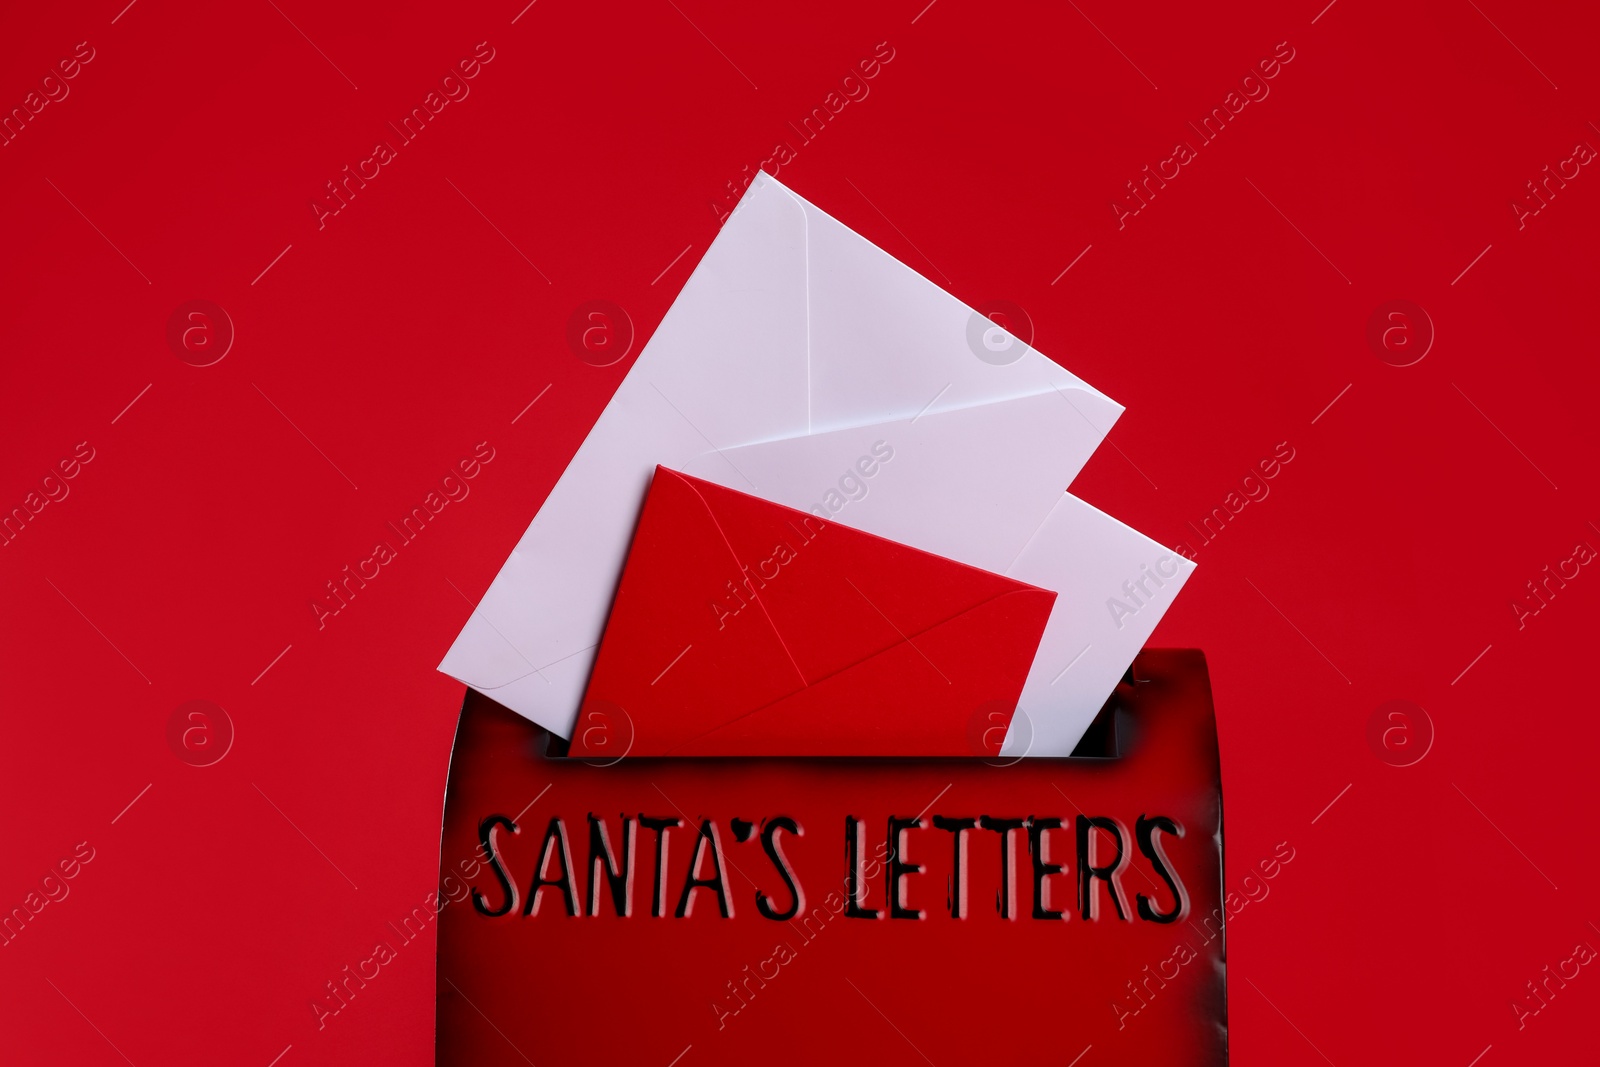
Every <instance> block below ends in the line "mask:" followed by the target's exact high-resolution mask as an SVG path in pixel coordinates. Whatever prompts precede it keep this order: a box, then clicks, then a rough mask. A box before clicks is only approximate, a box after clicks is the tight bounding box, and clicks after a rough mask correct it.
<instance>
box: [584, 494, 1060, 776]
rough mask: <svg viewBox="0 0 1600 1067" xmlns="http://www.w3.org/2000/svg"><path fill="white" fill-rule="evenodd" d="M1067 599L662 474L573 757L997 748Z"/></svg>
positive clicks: (638, 534) (647, 507)
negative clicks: (1058, 604) (1048, 626)
mask: <svg viewBox="0 0 1600 1067" xmlns="http://www.w3.org/2000/svg"><path fill="white" fill-rule="evenodd" d="M1055 596H1056V594H1055V593H1053V592H1051V591H1049V590H1045V589H1039V588H1037V587H1035V586H1031V585H1027V584H1025V583H1023V582H1018V581H1014V580H1012V579H1010V578H1007V577H1004V576H1003V575H999V574H992V573H990V572H988V571H984V570H980V569H978V568H976V567H969V566H967V565H966V564H963V563H957V562H955V561H954V560H949V559H945V558H943V557H941V556H935V555H933V554H931V553H928V552H923V551H921V550H919V549H915V548H911V547H909V546H907V545H902V544H899V543H897V542H895V541H890V540H887V539H886V538H882V537H876V536H874V535H872V534H867V533H862V532H861V531H859V530H852V529H850V528H849V527H846V526H842V525H840V524H839V523H837V522H835V521H833V520H831V519H829V520H826V521H825V520H824V519H822V518H819V517H818V516H816V515H813V514H809V513H807V512H804V511H798V510H795V509H794V508H788V507H783V506H782V505H779V504H774V503H772V502H770V501H767V500H762V499H760V498H759V497H755V496H750V495H748V494H746V493H741V492H737V491H735V490H732V489H727V488H724V487H722V486H719V485H714V484H712V483H710V482H705V481H701V480H700V479H698V478H690V477H687V476H685V475H682V474H678V473H677V472H675V471H671V470H667V469H666V468H664V467H657V468H656V473H655V480H654V482H653V483H652V485H651V487H650V492H649V494H648V496H647V497H646V499H645V504H644V509H643V511H642V513H641V515H640V518H639V526H638V529H637V530H636V531H635V533H634V539H633V547H632V549H631V551H630V553H629V555H628V561H627V564H626V566H625V567H624V569H623V573H622V581H621V584H620V585H619V587H618V589H617V596H616V600H615V602H614V603H613V605H612V609H611V616H610V619H609V621H608V622H607V624H606V631H605V634H604V636H603V638H602V640H601V643H600V652H599V655H598V657H597V658H596V660H595V666H594V671H593V673H592V674H591V676H590V679H589V688H588V691H587V693H586V694H585V697H584V704H583V708H582V709H581V711H580V714H579V718H578V724H577V728H576V730H575V731H574V736H573V739H572V748H571V754H572V755H574V756H584V757H596V756H598V757H603V758H605V757H610V758H615V757H620V756H622V755H624V754H631V755H640V756H650V755H684V756H689V755H695V756H735V755H738V756H748V755H780V754H781V755H793V756H831V755H853V756H867V755H897V756H972V755H992V754H994V752H995V751H996V749H997V747H998V743H999V740H1000V739H1001V738H1003V737H1004V728H1005V727H1006V726H1007V725H1008V724H1009V722H1010V718H1011V714H1012V711H1013V709H1014V708H1015V707H1016V701H1017V697H1018V695H1019V694H1020V693H1021V691H1022V684H1023V681H1024V680H1025V678H1026V677H1027V673H1028V668H1029V667H1030V665H1031V664H1032V662H1033V657H1034V653H1035V652H1036V651H1037V649H1038V646H1039V639H1040V636H1041V635H1042V634H1043V632H1044V626H1045V622H1046V620H1047V619H1048V618H1049V616H1050V608H1051V606H1052V604H1053V603H1054V602H1055Z"/></svg>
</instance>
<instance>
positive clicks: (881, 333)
mask: <svg viewBox="0 0 1600 1067" xmlns="http://www.w3.org/2000/svg"><path fill="white" fill-rule="evenodd" d="M1121 411H1122V408H1121V407H1120V406H1119V405H1118V404H1116V403H1115V402H1113V401H1112V400H1110V399H1109V398H1107V397H1105V396H1104V395H1103V394H1101V393H1100V392H1098V391H1097V390H1095V389H1093V388H1092V387H1090V386H1089V385H1087V384H1086V383H1084V382H1083V381H1081V380H1080V379H1078V378H1077V377H1075V376H1074V375H1072V374H1071V373H1069V372H1067V371H1066V370H1064V369H1062V368H1061V367H1060V366H1058V365H1057V364H1056V363H1054V362H1053V361H1051V360H1050V359H1048V358H1047V357H1045V356H1043V355H1042V354H1040V353H1039V352H1037V351H1035V350H1033V349H1032V348H1030V347H1028V346H1027V345H1024V344H1022V343H1021V342H1020V341H1019V340H1018V339H1016V338H1014V337H1010V336H1009V335H1007V334H1006V333H1005V332H1004V331H1003V330H1000V329H999V328H998V327H996V326H994V325H993V324H992V323H989V322H988V320H985V319H982V318H981V316H979V315H978V314H977V312H975V311H973V310H972V309H971V308H969V307H967V306H966V305H964V304H962V303H961V302H960V301H959V300H957V299H956V298H955V297H953V296H951V295H950V294H948V293H946V292H944V291H943V290H941V289H940V288H939V287H938V286H936V285H934V284H933V283H932V282H930V281H928V280H927V279H926V278H923V277H922V276H921V275H919V274H917V273H916V272H915V271H913V270H911V269H910V268H908V267H906V266H905V265H904V264H902V263H900V262H898V261H897V260H895V259H893V258H892V257H890V256H889V255H888V254H887V253H885V252H884V251H883V250H882V249H880V248H878V247H877V246H875V245H873V244H872V243H871V242H870V241H867V240H866V239H865V238H863V237H861V236H860V235H859V234H856V233H854V232H852V231H851V230H849V229H848V228H846V227H845V226H844V225H842V224H841V223H839V222H838V221H836V220H835V219H832V218H830V217H829V216H828V215H826V214H824V213H823V212H822V211H821V210H819V209H818V208H816V207H815V206H813V205H811V204H809V203H807V202H806V201H805V200H803V199H801V198H800V197H798V196H796V195H795V194H794V193H792V192H791V191H789V190H788V189H786V188H784V187H783V186H782V185H781V184H779V183H778V182H777V181H775V180H773V179H772V178H769V177H767V176H765V175H762V176H760V177H758V178H757V179H756V180H755V181H754V182H752V183H751V186H750V188H749V189H748V190H747V192H746V193H745V196H744V198H743V199H742V200H741V201H740V204H739V206H738V208H737V209H736V210H735V211H734V213H733V215H732V216H731V217H730V218H729V219H728V221H727V222H726V223H725V225H724V226H723V229H722V232H721V233H720V234H719V235H718V237H717V239H716V241H714V242H713V243H712V245H711V248H710V249H709V250H708V251H707V252H706V255H705V257H704V258H703V259H702V260H701V261H700V263H699V265H698V266H697V267H696V268H695V271H694V273H693V274H692V275H691V277H690V278H689V280H688V282H686V283H685V285H684V288H683V290H682V292H681V293H680V294H679V295H678V298H677V300H676V301H674V303H673V305H672V307H671V308H669V309H668V311H667V314H666V317H665V318H664V319H663V320H662V322H661V325H660V327H659V328H658V329H657V330H656V332H655V335H654V336H653V337H652V338H651V339H650V341H649V343H648V344H647V345H646V346H645V348H644V350H643V351H642V352H641V353H640V355H639V357H638V360H637V362H635V364H634V366H633V367H632V368H631V369H630V370H629V372H628V374H627V376H626V378H625V379H624V380H623V382H622V384H621V386H619V388H618V389H617V392H616V394H615V396H613V398H612V400H611V402H610V403H609V404H608V405H607V407H606V409H605V411H604V412H603V413H602V414H601V416H600V419H599V421H598V422H597V423H596V424H595V427H594V429H593V430H592V431H591V432H590V434H589V436H588V438H587V439H585V441H584V443H583V445H582V446H581V447H580V448H579V449H578V452H577V454H576V455H575V456H574V457H573V459H572V462H571V463H570V464H569V465H568V467H567V469H566V471H565V472H564V473H563V474H562V476H561V479H560V480H559V481H558V482H557V483H556V486H555V488H554V489H553V490H552V491H551V494H550V496H549V498H548V499H547V500H546V502H545V504H544V506H543V508H542V509H541V510H540V511H539V513H538V515H537V516H536V517H535V518H534V520H533V523H532V524H531V525H530V526H529V527H528V529H527V531H526V532H525V533H524V534H523V536H522V539H521V540H520V541H519V542H518V544H517V547H516V549H515V550H514V551H513V552H512V554H511V557H510V558H509V559H508V560H507V561H506V563H505V565H504V566H503V567H502V568H501V571H500V573H499V574H498V575H497V576H496V577H495V580H494V582H493V583H492V584H491V585H490V587H489V589H488V591H487V592H486V593H485V594H484V597H483V599H482V601H481V602H480V603H479V605H478V607H477V609H476V610H475V611H474V612H473V613H472V616H471V618H470V619H469V620H468V622H467V624H466V626H465V628H464V629H463V630H462V631H461V634H460V635H459V636H458V637H457V638H456V641H455V644H454V645H453V646H452V647H451V649H450V651H449V653H448V654H447V655H446V656H445V659H444V661H443V663H441V664H440V670H442V671H444V672H445V673H447V674H449V675H451V676H452V677H454V678H457V679H459V680H461V681H463V682H465V683H466V684H467V685H469V686H471V687H472V688H474V689H477V690H479V691H480V692H482V693H485V694H486V695H489V696H491V697H493V698H494V699H495V700H496V701H498V702H499V703H501V704H503V705H505V706H506V707H509V708H511V709H512V710H514V711H516V712H518V713H520V714H522V715H524V716H526V717H527V718H529V719H532V720H533V721H534V722H536V723H539V724H540V725H541V726H544V727H546V728H548V729H550V730H552V731H553V732H555V733H557V734H559V735H561V736H563V737H565V736H570V733H571V730H572V727H573V724H574V721H575V718H576V715H577V710H578V705H579V703H580V701H581V699H582V696H583V691H584V687H585V685H586V684H587V681H588V676H589V670H590V667H591V664H592V662H593V658H594V653H595V649H596V646H597V645H598V644H599V641H600V635H601V633H602V631H603V630H604V628H605V621H606V615H607V613H608V611H609V609H610V604H611V598H612V595H613V594H614V592H615V589H616V583H617V580H618V578H619V577H620V575H621V571H622V565H623V562H624V560H625V558H626V556H627V552H628V547H629V542H630V540H631V537H632V533H633V527H634V523H635V521H636V520H637V518H638V514H639V508H640V504H641V502H642V500H643V498H644V493H645V490H646V488H647V487H648V484H649V480H650V474H651V471H652V470H653V469H654V468H655V465H656V464H658V463H660V464H663V465H665V466H668V467H672V468H674V469H679V470H683V471H685V472H686V473H690V474H695V475H697V476H700V477H703V478H706V479H708V480H711V481H716V482H719V483H721V484H724V485H727V486H729V487H730V488H734V489H739V490H742V491H744V492H750V493H754V494H756V495H758V496H761V497H764V498H766V499H769V500H773V501H776V502H778V503H781V504H787V505H789V506H791V507H799V508H805V509H807V510H812V509H820V511H819V513H822V514H828V515H831V516H832V517H833V518H835V519H836V520H837V521H839V522H841V523H843V524H845V525H849V526H854V527H856V528H858V529H862V530H866V531H868V532H870V533H875V534H879V535H880V536H884V537H890V538H893V539H895V540H899V541H903V542H905V543H908V544H911V545H914V546H915V547H918V548H922V549H925V550H927V551H931V552H936V553H938V554H940V555H944V556H949V557H951V558H953V559H957V560H960V561H962V562H964V563H969V564H972V565H974V566H979V567H983V568H985V569H988V570H993V571H1002V572H1004V571H1007V570H1008V568H1010V567H1012V566H1013V565H1016V566H1018V567H1024V568H1026V567H1029V566H1032V567H1034V568H1036V569H1038V570H1039V571H1040V572H1041V573H1050V574H1052V575H1054V574H1055V573H1056V572H1057V571H1061V570H1063V569H1064V570H1074V569H1075V568H1083V569H1086V570H1094V569H1096V568H1098V567H1101V566H1102V560H1103V561H1104V565H1105V566H1106V567H1108V568H1110V569H1111V570H1115V569H1116V568H1117V567H1120V566H1121V565H1122V563H1123V561H1124V558H1128V559H1131V558H1133V557H1134V556H1149V555H1150V553H1151V551H1152V550H1154V551H1161V550H1160V548H1159V546H1155V545H1154V544H1153V542H1149V541H1148V540H1147V539H1145V538H1142V537H1141V536H1140V535H1138V534H1135V533H1134V532H1133V531H1131V530H1128V529H1127V528H1126V527H1122V526H1121V525H1120V524H1117V523H1115V522H1114V521H1113V520H1109V519H1107V518H1106V517H1105V516H1100V515H1099V513H1098V512H1094V511H1093V509H1087V511H1088V512H1090V513H1092V514H1093V515H1095V516H1097V517H1098V518H1099V520H1101V523H1100V524H1099V525H1096V524H1095V523H1092V522H1087V521H1084V520H1082V515H1081V513H1080V512H1078V511H1077V510H1076V509H1074V508H1071V507H1069V506H1068V505H1064V504H1063V503H1062V496H1063V492H1064V490H1065V488H1066V486H1067V485H1068V484H1069V483H1070V482H1071V480H1072V478H1073V477H1074V476H1075V475H1076V474H1077V473H1078V471H1079V470H1080V469H1081V468H1082V466H1083V464H1084V463H1085V462H1086V461H1087V459H1088V457H1089V456H1090V455H1091V454H1092V452H1093V451H1094V449H1095V447H1096V446H1098V445H1099V443H1100V441H1101V440H1102V439H1103V437H1104V436H1105V434H1106V432H1107V431H1108V430H1109V429H1110V428H1111V426H1112V424H1113V423H1114V422H1115V420H1116V418H1117V416H1118V415H1120V414H1121ZM885 452H889V453H892V456H891V458H889V459H887V460H884V459H883V458H882V455H883V453H885ZM863 457H871V458H872V462H869V463H862V464H859V465H858V461H859V460H861V459H862V458H863ZM869 468H870V469H872V470H873V473H872V475H871V476H870V477H868V476H865V475H863V474H862V473H861V472H862V471H864V470H866V469H869ZM1068 499H1069V500H1070V498H1068ZM1072 503H1073V504H1076V505H1077V508H1078V509H1082V508H1086V505H1082V504H1081V503H1078V502H1076V501H1072ZM1058 513H1059V514H1058ZM1068 513H1070V514H1071V515H1072V516H1075V517H1076V519H1077V520H1078V521H1067V520H1066V518H1064V517H1063V516H1066V515H1067V514H1068ZM1106 524H1109V525H1106ZM1085 531H1090V532H1085ZM1091 533H1092V536H1091ZM1080 542H1081V543H1080ZM1052 553H1054V555H1052ZM1063 553H1065V555H1063ZM1052 561H1053V562H1052ZM1152 562H1153V557H1152ZM1107 573H1110V571H1108V572H1107ZM1017 576H1018V577H1021V578H1023V579H1024V580H1027V581H1034V579H1032V578H1028V577H1027V576H1026V575H1025V574H1023V573H1021V572H1018V573H1017ZM1133 577H1137V564H1135V573H1134V575H1133ZM1118 580H1119V581H1120V580H1121V576H1120V575H1119V577H1118ZM1038 584H1048V583H1038ZM1049 587H1050V588H1057V586H1049ZM1174 591H1175V589H1174ZM1066 599H1067V598H1066V597H1065V596H1063V597H1061V598H1059V599H1058V601H1057V606H1056V609H1055V612H1054V613H1053V614H1052V617H1051V625H1050V628H1049V629H1047V631H1046V645H1049V644H1050V640H1051V634H1052V632H1054V631H1055V630H1057V629H1060V631H1061V633H1062V634H1063V635H1066V636H1065V637H1064V638H1063V640H1066V641H1068V642H1070V641H1075V640H1077V639H1078V636H1079V635H1081V634H1085V633H1089V632H1090V631H1091V630H1092V629H1093V627H1092V626H1088V625H1084V626H1078V625H1076V620H1075V616H1076V615H1078V614H1079V613H1082V614H1084V616H1085V619H1087V615H1088V613H1089V612H1090V609H1091V606H1090V605H1088V604H1079V603H1072V604H1064V601H1066ZM1092 607H1093V609H1094V610H1095V611H1098V612H1102V613H1104V612H1105V611H1106V609H1105V607H1104V606H1103V605H1093V606H1092ZM1158 614H1159V613H1158V612H1157V611H1156V610H1155V609H1154V608H1152V610H1150V611H1145V612H1141V614H1140V615H1139V616H1138V618H1139V619H1141V620H1143V619H1149V620H1150V624H1151V625H1153V624H1154V618H1155V617H1158ZM1057 616H1061V618H1062V623H1061V625H1060V626H1059V627H1058V625H1057ZM1131 621H1132V620H1128V622H1131ZM1136 632H1137V631H1136V628H1135V627H1133V626H1131V625H1126V624H1125V626H1124V627H1123V628H1122V629H1119V630H1116V631H1115V638H1116V639H1113V638H1111V637H1105V638H1101V640H1100V643H1099V644H1098V645H1097V646H1096V648H1098V649H1099V651H1098V652H1093V651H1092V654H1085V657H1084V661H1083V662H1081V663H1078V664H1075V665H1074V666H1073V667H1072V670H1071V671H1068V672H1067V676H1066V677H1061V678H1060V680H1059V683H1058V684H1053V685H1049V686H1047V687H1044V688H1039V687H1036V686H1034V679H1033V678H1031V677H1030V680H1029V688H1030V690H1035V689H1037V690H1038V699H1039V700H1040V701H1042V702H1045V703H1041V704H1040V705H1039V706H1038V707H1037V708H1031V709H1029V710H1028V717H1029V720H1030V722H1031V723H1032V724H1033V726H1034V727H1035V733H1036V735H1037V736H1038V737H1039V738H1043V737H1045V736H1049V737H1052V738H1064V737H1065V736H1066V735H1067V734H1069V733H1071V731H1072V729H1073V727H1072V726H1071V725H1070V724H1069V723H1070V722H1077V721H1078V720H1080V719H1081V724H1080V725H1079V726H1078V727H1077V731H1078V733H1079V734H1081V732H1082V729H1083V728H1084V727H1086V726H1087V724H1088V722H1089V720H1090V719H1091V718H1092V716H1093V713H1094V710H1095V709H1098V707H1099V706H1100V704H1101V703H1102V702H1103V700H1104V698H1105V696H1106V695H1107V694H1108V693H1109V692H1110V690H1111V688H1112V687H1113V685H1114V684H1115V680H1116V679H1115V677H1112V678H1111V680H1110V681H1109V682H1105V684H1104V685H1103V687H1102V686H1101V682H1102V681H1103V677H1102V676H1103V675H1104V672H1105V669H1100V670H1091V669H1089V668H1090V667H1091V666H1092V665H1094V664H1099V663H1100V662H1101V658H1102V657H1109V659H1107V660H1106V661H1107V662H1109V661H1110V660H1114V659H1116V658H1117V657H1121V659H1122V663H1121V665H1120V666H1118V667H1117V669H1116V674H1117V675H1120V673H1121V671H1122V670H1123V669H1124V668H1125V667H1126V666H1127V664H1128V663H1129V662H1131V661H1132V659H1133V656H1134V655H1135V654H1136V653H1137V651H1138V649H1139V647H1140V646H1141V645H1142V643H1143V637H1142V636H1141V637H1138V638H1137V640H1135V639H1134V637H1133V635H1134V634H1135V633H1136ZM1144 632H1145V633H1146V634H1147V633H1148V629H1146V630H1145V631H1144ZM1072 651H1073V653H1076V652H1077V651H1078V647H1074V648H1073V650H1072ZM1045 652H1046V649H1045V648H1044V647H1042V648H1041V653H1040V658H1039V660H1038V661H1036V664H1035V673H1039V672H1040V671H1041V670H1043V669H1045V668H1044V667H1041V664H1043V663H1045V662H1046V659H1047V658H1048V657H1046V655H1045ZM1124 653H1126V654H1125V655H1124ZM1053 655H1054V653H1052V656H1053ZM1049 660H1050V662H1054V659H1053V658H1049ZM1060 671H1061V667H1059V666H1058V667H1055V668H1054V672H1055V673H1057V674H1059V672H1060ZM1079 679H1084V680H1085V681H1084V682H1083V684H1082V685H1080V684H1079ZM1091 680H1092V681H1091ZM1096 689H1099V692H1098V693H1095V692H1094V690H1096ZM1030 699H1032V698H1030ZM1090 704H1092V705H1093V707H1092V708H1091V707H1089V705H1090ZM1025 706H1026V705H1025ZM1086 709H1087V716H1088V717H1085V710H1086ZM1056 719H1060V720H1061V728H1060V729H1056V728H1055V727H1054V725H1053V723H1054V720H1056ZM1045 722H1049V723H1050V724H1051V726H1050V728H1049V729H1043V728H1041V723H1045ZM1072 741H1073V743H1075V742H1076V737H1075V736H1074V737H1073V739H1072ZM1041 743H1042V742H1040V741H1036V742H1035V743H1034V744H1033V746H1032V751H1033V752H1034V753H1035V754H1039V753H1040V752H1041V748H1040V744H1041ZM1052 743H1053V744H1058V742H1052ZM1059 743H1065V742H1059ZM1066 747H1067V750H1070V748H1071V744H1067V745H1066Z"/></svg>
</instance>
